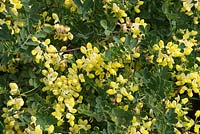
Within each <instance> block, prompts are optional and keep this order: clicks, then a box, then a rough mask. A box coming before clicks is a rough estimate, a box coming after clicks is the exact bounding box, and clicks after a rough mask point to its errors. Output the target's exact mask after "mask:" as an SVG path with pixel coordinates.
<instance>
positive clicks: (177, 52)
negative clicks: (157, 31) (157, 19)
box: [153, 30, 197, 71]
mask: <svg viewBox="0 0 200 134" xmlns="http://www.w3.org/2000/svg"><path fill="white" fill-rule="evenodd" d="M180 31H181V33H182V34H183V37H182V39H178V38H177V37H176V36H174V40H175V41H177V42H178V44H176V43H173V42H168V43H167V45H166V46H165V45H164V42H163V41H162V40H160V41H159V43H158V44H155V45H154V46H153V50H155V51H158V57H157V59H156V62H157V63H158V64H159V65H162V66H169V68H170V69H172V68H173V65H174V64H175V60H174V59H175V58H179V59H180V60H181V62H182V63H185V62H187V56H188V55H190V54H191V53H192V51H193V47H194V46H197V43H196V42H197V40H195V39H194V37H193V36H195V35H197V31H191V32H189V31H188V30H180ZM183 44H184V48H181V45H183ZM176 69H177V71H181V70H183V68H182V66H181V65H178V64H177V65H176Z"/></svg>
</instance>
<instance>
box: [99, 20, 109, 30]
mask: <svg viewBox="0 0 200 134" xmlns="http://www.w3.org/2000/svg"><path fill="white" fill-rule="evenodd" d="M100 24H101V26H102V27H103V28H104V29H105V30H107V28H108V24H107V21H106V20H101V21H100Z"/></svg>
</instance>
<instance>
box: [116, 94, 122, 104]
mask: <svg viewBox="0 0 200 134" xmlns="http://www.w3.org/2000/svg"><path fill="white" fill-rule="evenodd" d="M121 101H122V95H121V94H117V97H116V102H117V103H120V102H121Z"/></svg>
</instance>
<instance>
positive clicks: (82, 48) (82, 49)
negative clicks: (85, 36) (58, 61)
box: [80, 46, 87, 54]
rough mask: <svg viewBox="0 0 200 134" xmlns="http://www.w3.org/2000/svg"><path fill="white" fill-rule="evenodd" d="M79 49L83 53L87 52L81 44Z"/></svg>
mask: <svg viewBox="0 0 200 134" xmlns="http://www.w3.org/2000/svg"><path fill="white" fill-rule="evenodd" d="M80 50H81V53H83V54H86V53H87V50H86V48H85V47H84V46H81V48H80Z"/></svg>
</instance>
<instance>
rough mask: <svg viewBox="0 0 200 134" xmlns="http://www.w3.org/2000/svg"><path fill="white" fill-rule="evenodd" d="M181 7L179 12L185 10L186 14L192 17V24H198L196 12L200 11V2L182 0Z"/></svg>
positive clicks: (196, 0)
mask: <svg viewBox="0 0 200 134" xmlns="http://www.w3.org/2000/svg"><path fill="white" fill-rule="evenodd" d="M182 2H183V7H182V8H181V12H185V14H186V15H188V16H192V17H193V22H194V24H196V25H197V24H199V16H198V12H199V11H200V3H199V1H198V0H182Z"/></svg>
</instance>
